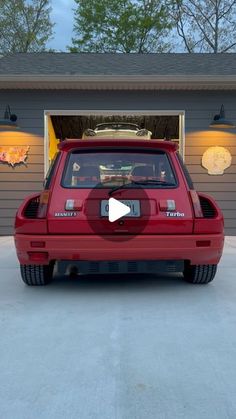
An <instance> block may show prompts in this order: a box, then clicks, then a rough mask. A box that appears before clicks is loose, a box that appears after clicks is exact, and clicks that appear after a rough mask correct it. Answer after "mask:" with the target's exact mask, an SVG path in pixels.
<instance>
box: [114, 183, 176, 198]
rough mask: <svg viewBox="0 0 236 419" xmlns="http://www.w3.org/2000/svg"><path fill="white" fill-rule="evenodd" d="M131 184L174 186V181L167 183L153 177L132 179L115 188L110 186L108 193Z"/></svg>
mask: <svg viewBox="0 0 236 419" xmlns="http://www.w3.org/2000/svg"><path fill="white" fill-rule="evenodd" d="M131 185H140V186H142V185H163V186H175V184H174V183H168V182H165V181H164V180H155V179H146V180H140V181H139V180H132V181H131V182H129V183H124V184H123V185H120V186H116V187H115V188H112V189H111V190H110V191H109V192H108V195H109V196H111V195H112V194H113V193H114V192H116V191H119V190H120V189H126V188H127V187H129V186H131Z"/></svg>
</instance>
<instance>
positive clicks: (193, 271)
mask: <svg viewBox="0 0 236 419" xmlns="http://www.w3.org/2000/svg"><path fill="white" fill-rule="evenodd" d="M216 271H217V265H189V266H187V267H186V268H185V270H184V279H185V281H187V282H191V283H192V284H208V283H209V282H211V281H212V280H213V279H214V277H215V274H216Z"/></svg>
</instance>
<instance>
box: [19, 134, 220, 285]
mask: <svg viewBox="0 0 236 419" xmlns="http://www.w3.org/2000/svg"><path fill="white" fill-rule="evenodd" d="M223 244H224V233H223V216H222V212H221V210H220V209H219V207H218V206H217V204H216V203H215V201H214V200H213V199H212V198H211V197H210V196H208V195H205V194H202V193H197V192H196V191H195V190H194V187H193V184H192V181H191V178H190V176H189V174H188V171H187V169H186V167H185V166H184V164H183V161H182V159H181V157H180V155H179V153H178V151H177V146H176V144H175V143H174V142H170V141H157V140H152V141H145V140H137V141H135V142H134V140H121V139H117V140H114V139H112V140H107V139H104V140H101V139H99V140H94V139H91V140H87V141H82V140H66V141H63V142H61V143H60V144H59V152H58V154H57V155H56V157H55V159H54V161H53V163H52V165H51V168H50V170H49V173H48V175H47V177H46V180H45V189H44V190H43V191H42V192H41V193H37V194H34V195H31V196H29V197H28V198H26V199H25V200H24V202H23V203H22V205H21V206H20V208H19V209H18V211H17V214H16V221H15V245H16V251H17V256H18V259H19V262H20V267H21V276H22V279H23V281H24V282H25V283H26V284H27V285H44V284H47V283H48V282H50V280H51V279H52V275H53V269H54V266H55V264H57V268H58V270H59V272H66V273H71V272H73V273H153V272H154V273H155V272H158V273H159V272H160V273H167V272H182V273H183V277H184V279H185V280H186V281H189V282H192V283H198V284H199V283H200V284H206V283H208V282H210V281H212V280H213V278H214V276H215V274H216V269H217V264H218V263H219V261H220V258H221V255H222V250H223Z"/></svg>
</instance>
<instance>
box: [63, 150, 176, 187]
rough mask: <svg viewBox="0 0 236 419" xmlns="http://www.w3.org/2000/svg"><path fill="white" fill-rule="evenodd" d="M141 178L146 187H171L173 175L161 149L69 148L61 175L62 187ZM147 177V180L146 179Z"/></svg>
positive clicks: (112, 183)
mask: <svg viewBox="0 0 236 419" xmlns="http://www.w3.org/2000/svg"><path fill="white" fill-rule="evenodd" d="M142 181H145V182H146V184H147V187H148V188H163V187H165V186H166V187H175V186H176V184H177V182H176V176H175V173H174V170H173V167H172V164H171V162H170V159H169V157H168V155H167V153H165V152H164V151H162V150H160V151H155V152H153V153H150V152H145V151H143V150H142V151H140V152H132V151H127V150H125V151H112V152H110V151H99V152H83V151H77V150H76V151H73V152H71V153H70V154H69V155H68V158H67V160H66V166H65V170H64V173H63V177H62V186H64V187H66V188H94V187H99V188H110V187H116V186H121V185H123V184H130V185H129V186H130V187H134V185H135V184H132V182H142ZM149 181H150V183H149ZM155 181H157V182H156V183H155Z"/></svg>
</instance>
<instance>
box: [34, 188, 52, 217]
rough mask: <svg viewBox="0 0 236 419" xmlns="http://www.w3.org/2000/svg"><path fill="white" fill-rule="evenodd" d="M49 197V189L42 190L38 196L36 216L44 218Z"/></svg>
mask: <svg viewBox="0 0 236 419" xmlns="http://www.w3.org/2000/svg"><path fill="white" fill-rule="evenodd" d="M49 197H50V191H49V190H44V191H43V192H42V193H41V195H40V198H39V207H38V214H37V216H38V218H46V215H47V209H48V202H49Z"/></svg>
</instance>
